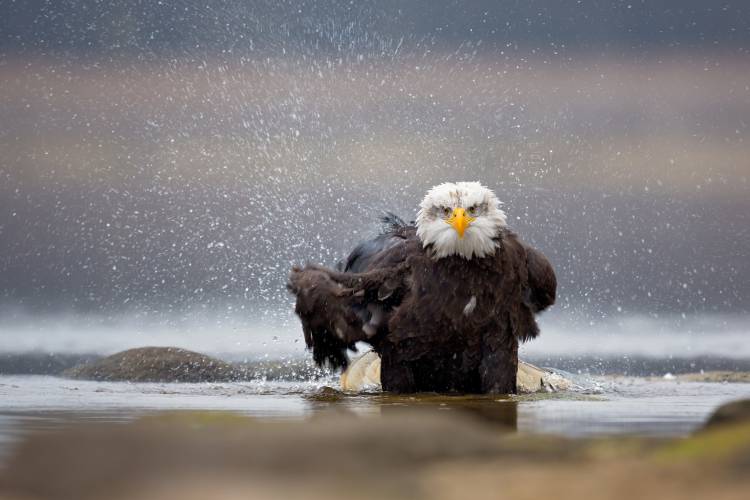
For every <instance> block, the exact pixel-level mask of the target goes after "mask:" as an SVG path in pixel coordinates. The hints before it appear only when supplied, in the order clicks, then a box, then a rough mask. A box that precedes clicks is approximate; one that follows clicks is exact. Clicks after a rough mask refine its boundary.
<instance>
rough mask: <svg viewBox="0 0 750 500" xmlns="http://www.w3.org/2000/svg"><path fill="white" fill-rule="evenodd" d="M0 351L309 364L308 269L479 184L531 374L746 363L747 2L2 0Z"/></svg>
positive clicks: (749, 307)
mask: <svg viewBox="0 0 750 500" xmlns="http://www.w3.org/2000/svg"><path fill="white" fill-rule="evenodd" d="M0 13H1V14H2V15H0V350H2V351H26V350H39V349H41V350H50V351H75V352H88V351H97V352H109V351H112V350H115V349H119V348H123V347H130V346H135V345H151V344H154V343H157V344H171V345H180V346H186V347H193V348H196V349H200V350H203V351H206V352H254V353H265V354H267V353H269V352H271V353H272V352H274V349H276V350H280V351H288V350H301V349H302V343H301V341H300V339H301V331H300V328H299V326H298V324H297V322H296V320H295V318H294V316H293V313H292V302H291V297H290V296H289V295H288V293H287V292H286V290H285V287H284V285H285V281H286V276H287V274H288V271H289V268H290V267H291V266H292V265H294V264H300V263H304V262H306V261H311V262H319V263H324V264H328V265H333V264H334V263H335V262H336V261H337V260H339V259H341V258H343V257H345V256H346V254H347V252H348V251H349V250H350V249H351V248H352V247H353V246H354V245H355V244H356V243H357V242H358V241H360V240H362V239H365V238H368V237H370V236H372V235H374V234H375V233H376V232H377V230H378V224H377V218H378V216H379V215H380V214H381V213H382V212H383V211H385V210H392V211H394V212H396V213H398V214H399V215H401V216H403V217H404V218H406V219H411V218H413V217H414V215H415V213H416V208H417V205H418V203H419V201H420V200H421V198H422V197H423V196H424V193H425V192H426V191H427V189H429V187H431V186H432V185H434V184H437V183H439V182H443V181H448V180H451V181H452V180H479V181H481V182H483V183H484V184H486V185H487V186H489V187H491V188H492V189H494V190H495V192H496V193H497V195H498V196H499V198H500V199H501V200H503V202H504V203H505V207H504V208H505V210H506V212H507V214H508V216H509V221H510V224H511V226H512V228H513V229H515V230H516V231H517V232H519V233H520V235H521V236H522V238H523V239H525V240H526V241H528V242H529V243H531V244H532V245H534V246H536V247H537V248H539V249H541V250H542V251H543V252H544V253H545V254H546V255H547V256H548V257H549V258H550V260H551V261H552V262H553V264H554V266H555V268H556V271H557V274H558V280H559V292H558V297H559V299H558V304H557V305H556V306H555V307H554V308H553V310H551V311H550V312H549V313H547V314H545V315H544V316H543V319H542V331H543V334H542V336H541V337H540V339H538V340H537V341H535V342H534V343H533V344H531V345H530V346H529V347H528V348H527V349H530V352H532V353H534V352H537V353H547V354H559V355H564V354H570V353H571V352H580V353H586V354H592V355H617V354H619V353H627V354H632V355H641V356H648V355H665V354H669V355H675V356H683V357H693V356H701V355H720V356H728V357H749V356H750V347H748V345H747V344H748V343H747V342H746V341H745V339H746V337H747V335H746V334H747V332H748V330H750V322H748V318H750V303H749V302H748V297H749V296H750V294H749V292H750V259H749V258H748V257H749V256H750V232H749V228H750V215H749V214H750V196H749V195H750V185H748V177H750V129H749V128H748V120H750V118H749V117H750V53H749V51H750V4H748V3H747V2H742V1H734V2H732V1H727V2H704V1H692V0H690V1H686V0H663V1H645V0H643V1H629V2H628V1H623V2H620V1H598V2H594V1H586V0H581V1H571V2H559V1H552V0H549V1H541V0H532V1H475V2H455V1H445V0H437V1H412V2H396V1H380V2H376V1H365V2H324V1H284V2H277V1H268V2H264V1H259V2H244V1H205V2H194V1H185V2H167V1H164V2H155V1H135V0H134V1H24V2H21V1H18V2H15V1H8V0H0Z"/></svg>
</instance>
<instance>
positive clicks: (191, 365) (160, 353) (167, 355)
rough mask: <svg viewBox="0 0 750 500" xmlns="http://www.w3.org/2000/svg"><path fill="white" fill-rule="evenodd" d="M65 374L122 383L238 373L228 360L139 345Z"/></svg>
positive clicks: (230, 376) (230, 377)
mask: <svg viewBox="0 0 750 500" xmlns="http://www.w3.org/2000/svg"><path fill="white" fill-rule="evenodd" d="M63 375H64V376H67V377H71V378H75V379H84V380H99V381H105V380H108V381H124V382H220V381H229V380H235V379H237V378H238V377H239V376H240V375H241V373H239V372H238V370H237V369H236V368H235V367H234V366H232V365H231V364H229V363H226V362H224V361H221V360H219V359H216V358H212V357H210V356H206V355H205V354H200V353H197V352H193V351H188V350H185V349H180V348H177V347H140V348H137V349H130V350H127V351H123V352H119V353H117V354H113V355H112V356H108V357H106V358H103V359H100V360H97V361H93V362H89V363H83V364H80V365H78V366H75V367H73V368H71V369H69V370H66V371H65V372H63Z"/></svg>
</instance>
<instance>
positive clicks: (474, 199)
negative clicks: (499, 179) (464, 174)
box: [417, 182, 506, 259]
mask: <svg viewBox="0 0 750 500" xmlns="http://www.w3.org/2000/svg"><path fill="white" fill-rule="evenodd" d="M505 226H506V221H505V213H504V212H503V211H502V210H500V200H498V199H497V197H496V196H495V193H493V192H492V191H491V190H489V189H487V188H486V187H484V186H482V185H481V184H480V183H478V182H456V183H453V182H446V183H444V184H439V185H437V186H435V187H433V188H432V189H430V190H429V191H428V192H427V196H425V197H424V200H422V203H420V205H419V213H418V214H417V236H419V239H420V240H421V241H422V245H423V246H427V245H432V248H433V250H434V252H435V253H434V255H435V258H438V259H440V258H443V257H447V256H449V255H459V256H461V257H463V258H465V259H471V258H473V257H479V258H481V257H485V256H487V255H492V254H493V253H495V246H496V243H495V238H496V237H497V235H498V232H499V231H500V229H502V228H504V227H505Z"/></svg>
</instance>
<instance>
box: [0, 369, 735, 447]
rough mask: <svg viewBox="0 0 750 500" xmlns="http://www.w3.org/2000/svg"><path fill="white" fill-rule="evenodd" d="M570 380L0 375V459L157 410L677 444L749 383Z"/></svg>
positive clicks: (649, 379)
mask: <svg viewBox="0 0 750 500" xmlns="http://www.w3.org/2000/svg"><path fill="white" fill-rule="evenodd" d="M573 377H577V378H576V380H575V382H576V383H577V386H578V388H577V389H576V390H575V391H572V392H566V393H559V394H542V395H522V396H513V397H498V396H439V395H430V394H425V395H416V396H394V395H385V394H358V395H346V394H342V393H339V392H338V391H335V390H333V389H332V388H333V387H336V385H337V381H336V380H335V379H322V380H315V381H302V382H299V381H297V382H285V381H270V382H269V381H251V382H241V383H200V384H174V383H170V384H162V383H124V382H88V381H78V380H69V379H65V378H60V377H53V376H39V375H16V376H0V461H1V460H2V459H4V458H7V456H8V455H9V454H10V453H12V450H13V447H14V446H15V445H16V444H17V443H19V442H20V441H21V440H22V439H23V437H24V436H26V435H28V434H29V433H32V432H46V431H50V430H55V429H61V428H65V427H68V426H71V425H76V424H81V423H84V424H85V423H93V422H129V421H132V420H133V419H136V418H138V417H141V416H145V415H149V414H152V413H155V412H160V411H184V410H206V411H231V412H237V413H240V414H243V415H248V416H252V417H257V418H264V419H303V418H307V417H310V416H313V415H318V414H320V413H322V412H324V411H330V410H331V409H332V408H335V409H338V410H341V411H348V412H350V413H352V414H353V415H359V416H362V417H366V418H367V417H369V418H377V416H378V415H381V414H383V413H384V412H387V411H389V410H391V409H393V408H396V407H404V406H408V407H415V408H419V409H420V410H422V411H465V410H468V411H472V412H474V413H475V414H478V415H480V416H482V417H484V418H488V419H492V420H496V421H499V422H501V423H503V424H506V425H508V426H510V427H511V428H515V429H517V430H518V431H519V432H524V433H544V434H556V435H562V436H567V437H585V436H600V435H615V434H633V435H649V436H681V435H686V434H688V433H690V432H692V431H694V430H696V429H697V428H698V427H700V426H701V425H702V424H703V422H704V421H705V420H706V419H707V418H708V416H709V415H710V414H711V412H712V411H713V410H715V409H716V408H717V407H718V406H719V405H721V404H723V403H725V402H728V401H732V400H736V399H743V398H750V384H742V383H702V382H680V381H677V380H671V379H669V378H667V379H663V378H661V379H660V378H643V377H618V378H613V377H590V376H586V377H582V376H575V375H574V376H573Z"/></svg>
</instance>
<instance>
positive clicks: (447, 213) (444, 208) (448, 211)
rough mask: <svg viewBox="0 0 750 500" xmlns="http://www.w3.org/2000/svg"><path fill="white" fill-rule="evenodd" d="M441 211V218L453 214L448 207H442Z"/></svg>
mask: <svg viewBox="0 0 750 500" xmlns="http://www.w3.org/2000/svg"><path fill="white" fill-rule="evenodd" d="M441 210H442V212H443V217H449V216H450V214H452V213H453V210H451V209H450V208H449V207H442V208H441Z"/></svg>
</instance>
